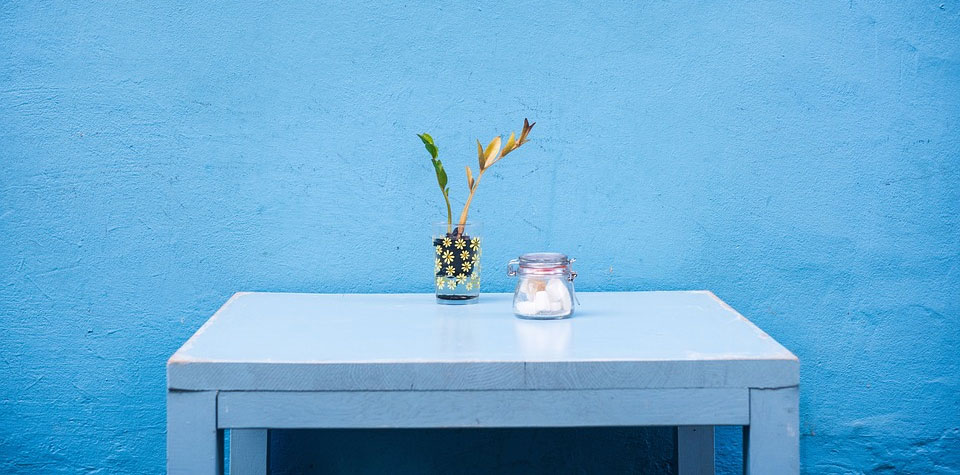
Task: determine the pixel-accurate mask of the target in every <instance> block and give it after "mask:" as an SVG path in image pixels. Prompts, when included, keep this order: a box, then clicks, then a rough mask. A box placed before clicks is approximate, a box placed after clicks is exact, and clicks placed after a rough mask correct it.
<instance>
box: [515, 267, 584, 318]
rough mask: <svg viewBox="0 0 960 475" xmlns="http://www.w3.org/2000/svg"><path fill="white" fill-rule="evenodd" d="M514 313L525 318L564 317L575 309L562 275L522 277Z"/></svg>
mask: <svg viewBox="0 0 960 475" xmlns="http://www.w3.org/2000/svg"><path fill="white" fill-rule="evenodd" d="M518 285H519V288H518V289H517V297H516V299H515V301H514V311H515V312H516V313H518V314H520V315H524V316H531V317H535V316H564V315H569V314H570V310H571V308H572V307H573V298H572V296H571V295H570V290H569V289H568V288H567V285H566V278H565V277H564V276H562V275H557V276H543V277H529V276H528V277H522V278H521V279H520V283H519V284H518Z"/></svg>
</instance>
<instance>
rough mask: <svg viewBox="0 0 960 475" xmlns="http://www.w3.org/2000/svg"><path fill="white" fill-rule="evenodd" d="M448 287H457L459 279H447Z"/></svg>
mask: <svg viewBox="0 0 960 475" xmlns="http://www.w3.org/2000/svg"><path fill="white" fill-rule="evenodd" d="M447 288H448V289H450V290H453V289H455V288H457V281H455V280H448V281H447Z"/></svg>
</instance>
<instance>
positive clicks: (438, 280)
mask: <svg viewBox="0 0 960 475" xmlns="http://www.w3.org/2000/svg"><path fill="white" fill-rule="evenodd" d="M437 288H438V289H443V277H437Z"/></svg>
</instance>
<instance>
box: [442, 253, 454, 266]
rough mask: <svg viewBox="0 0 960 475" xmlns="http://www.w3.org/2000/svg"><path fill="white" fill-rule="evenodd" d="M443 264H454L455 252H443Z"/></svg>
mask: <svg viewBox="0 0 960 475" xmlns="http://www.w3.org/2000/svg"><path fill="white" fill-rule="evenodd" d="M443 262H446V263H447V264H449V263H451V262H453V251H443Z"/></svg>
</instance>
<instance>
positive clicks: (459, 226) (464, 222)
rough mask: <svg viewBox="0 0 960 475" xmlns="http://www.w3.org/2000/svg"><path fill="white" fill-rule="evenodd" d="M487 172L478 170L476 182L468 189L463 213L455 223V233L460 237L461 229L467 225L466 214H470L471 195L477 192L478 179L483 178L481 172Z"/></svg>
mask: <svg viewBox="0 0 960 475" xmlns="http://www.w3.org/2000/svg"><path fill="white" fill-rule="evenodd" d="M485 171H487V169H486V168H484V169H483V170H480V173H479V174H477V179H476V181H474V182H473V188H471V189H470V195H469V196H467V202H466V204H464V205H463V212H461V213H460V221H459V222H458V223H457V232H458V233H459V234H460V235H461V236H462V235H463V228H464V227H466V225H467V213H469V212H470V203H471V202H473V194H474V193H476V191H477V185H479V184H480V179H481V178H483V172H485Z"/></svg>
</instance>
